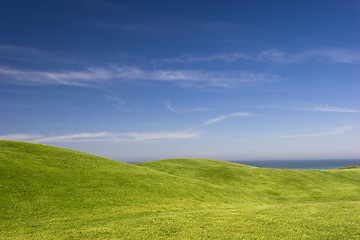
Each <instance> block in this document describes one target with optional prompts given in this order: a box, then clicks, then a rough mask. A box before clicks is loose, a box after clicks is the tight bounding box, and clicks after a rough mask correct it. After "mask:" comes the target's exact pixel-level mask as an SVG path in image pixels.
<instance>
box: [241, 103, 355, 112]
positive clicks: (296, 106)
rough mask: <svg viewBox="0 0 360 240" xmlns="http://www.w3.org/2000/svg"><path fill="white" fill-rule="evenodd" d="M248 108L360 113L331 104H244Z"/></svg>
mask: <svg viewBox="0 0 360 240" xmlns="http://www.w3.org/2000/svg"><path fill="white" fill-rule="evenodd" d="M242 107H246V108H260V109H261V108H264V109H278V110H287V111H313V112H334V113H360V110H358V109H353V108H345V107H335V106H329V105H311V104H294V105H284V104H272V105H267V104H246V105H242Z"/></svg>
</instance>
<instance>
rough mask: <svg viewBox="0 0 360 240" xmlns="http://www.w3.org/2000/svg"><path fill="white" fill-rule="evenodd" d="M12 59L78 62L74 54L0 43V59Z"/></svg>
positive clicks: (21, 60)
mask: <svg viewBox="0 0 360 240" xmlns="http://www.w3.org/2000/svg"><path fill="white" fill-rule="evenodd" d="M1 58H3V59H11V60H16V61H20V62H44V61H46V62H56V63H67V64H69V63H77V62H78V61H77V60H76V58H74V57H73V56H69V55H68V54H64V53H53V52H47V51H44V50H40V49H38V48H34V47H26V46H19V45H10V44H0V59H1Z"/></svg>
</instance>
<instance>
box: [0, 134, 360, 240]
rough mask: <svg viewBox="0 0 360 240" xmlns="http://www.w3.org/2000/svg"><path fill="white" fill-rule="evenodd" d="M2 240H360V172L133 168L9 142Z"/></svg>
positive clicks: (200, 165) (200, 164)
mask: <svg viewBox="0 0 360 240" xmlns="http://www.w3.org/2000/svg"><path fill="white" fill-rule="evenodd" d="M0 207H1V208H0V239H94V238H100V239H359V238H360V230H359V229H360V169H359V168H353V169H336V170H288V169H266V168H255V167H250V166H245V165H241V164H235V163H228V162H222V161H214V160H206V159H169V160H161V161H152V162H145V163H138V164H126V163H122V162H118V161H114V160H110V159H105V158H101V157H97V156H93V155H89V154H85V153H80V152H76V151H72V150H66V149H61V148H56V147H50V146H46V145H41V144H33V143H24V142H15V141H0Z"/></svg>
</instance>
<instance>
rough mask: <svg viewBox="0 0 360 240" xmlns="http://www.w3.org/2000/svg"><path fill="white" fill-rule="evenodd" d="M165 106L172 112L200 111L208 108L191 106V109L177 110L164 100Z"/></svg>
mask: <svg viewBox="0 0 360 240" xmlns="http://www.w3.org/2000/svg"><path fill="white" fill-rule="evenodd" d="M165 107H166V108H167V109H169V110H170V111H171V112H174V113H185V112H202V111H208V110H210V108H191V109H184V110H177V109H175V108H174V107H173V106H171V104H170V102H166V103H165Z"/></svg>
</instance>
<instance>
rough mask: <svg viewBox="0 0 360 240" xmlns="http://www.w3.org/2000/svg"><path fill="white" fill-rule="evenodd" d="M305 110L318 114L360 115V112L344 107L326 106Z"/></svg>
mask: <svg viewBox="0 0 360 240" xmlns="http://www.w3.org/2000/svg"><path fill="white" fill-rule="evenodd" d="M305 110H310V111H318V112H339V113H359V112H360V110H356V109H351V108H342V107H331V106H326V105H317V106H313V107H310V108H305Z"/></svg>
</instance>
